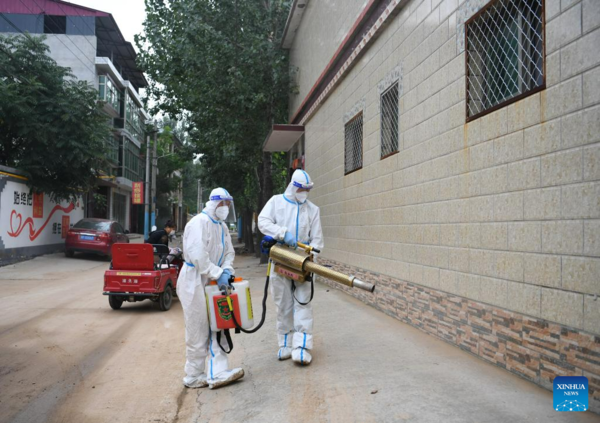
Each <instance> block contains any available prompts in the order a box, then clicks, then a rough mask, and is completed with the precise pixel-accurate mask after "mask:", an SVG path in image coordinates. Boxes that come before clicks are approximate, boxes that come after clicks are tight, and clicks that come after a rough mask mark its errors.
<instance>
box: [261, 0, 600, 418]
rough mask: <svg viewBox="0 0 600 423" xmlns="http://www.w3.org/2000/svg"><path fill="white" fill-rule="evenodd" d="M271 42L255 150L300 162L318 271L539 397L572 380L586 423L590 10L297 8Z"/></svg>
mask: <svg viewBox="0 0 600 423" xmlns="http://www.w3.org/2000/svg"><path fill="white" fill-rule="evenodd" d="M283 46H284V47H285V48H288V49H289V52H290V61H291V72H292V75H293V78H294V80H295V84H296V86H297V94H296V95H292V96H291V98H290V123H291V124H292V125H290V126H291V127H293V128H291V129H290V128H287V129H286V130H284V131H280V132H279V138H277V137H276V136H275V134H276V133H277V131H276V129H277V128H275V127H274V130H273V132H272V134H271V137H270V138H268V139H267V141H266V142H265V149H266V150H270V151H288V150H290V149H291V150H292V151H296V152H299V151H300V152H302V154H303V155H304V157H303V159H304V160H303V165H304V166H305V169H306V170H307V171H308V172H309V173H310V175H311V177H312V178H313V179H314V182H315V188H314V189H313V190H312V193H311V200H312V201H313V202H315V203H316V204H317V205H318V206H319V207H320V209H321V218H322V223H323V230H324V234H325V249H324V250H323V254H321V257H320V261H321V262H323V263H325V264H328V265H331V266H332V267H334V268H336V269H338V270H341V271H343V272H345V273H349V274H354V275H357V277H359V278H361V279H363V280H368V281H374V282H376V283H377V288H376V290H375V294H368V293H363V292H360V291H359V290H349V289H347V290H346V291H347V292H348V293H350V294H351V295H354V296H356V297H358V298H360V299H361V300H362V301H364V302H366V303H368V304H370V305H372V306H373V307H376V308H378V309H379V310H381V311H383V312H384V313H386V314H388V315H390V316H393V317H395V318H397V319H399V320H401V321H403V322H406V323H408V324H410V325H412V326H415V327H417V328H419V329H421V330H423V331H425V332H428V333H430V334H431V335H433V336H435V337H437V338H440V339H442V340H444V341H446V342H448V343H450V344H453V345H455V346H457V347H459V348H461V349H463V350H465V351H468V352H470V353H472V354H475V355H477V356H478V357H480V358H481V359H483V360H486V361H488V362H491V363H493V364H494V365H497V366H500V367H502V368H504V369H506V370H508V371H510V372H513V373H515V374H517V375H519V376H521V377H523V378H525V379H527V380H530V381H532V382H534V383H536V384H539V385H541V386H544V387H546V388H547V389H552V381H553V379H554V377H555V376H557V375H583V376H586V377H587V378H588V379H589V386H590V408H591V409H592V410H594V411H596V412H600V362H599V360H598V356H599V355H600V300H599V299H598V295H599V294H600V142H599V141H600V67H599V65H600V47H599V46H600V2H597V1H595V0H573V1H565V0H562V1H560V0H381V1H377V0H369V1H365V0H349V1H344V2H319V1H309V0H297V1H295V2H294V3H293V6H292V11H291V13H290V16H289V19H288V24H287V27H286V33H285V36H284V40H283ZM292 131H296V134H297V136H295V137H290V136H289V134H290V133H291V132H292ZM286 137H287V138H286ZM285 140H288V141H289V142H288V143H287V144H286V143H285V142H284V141H285ZM296 140H298V141H297V142H296V144H293V143H294V142H295V141H296ZM278 143H279V144H278ZM297 154H298V153H297ZM325 282H326V281H325Z"/></svg>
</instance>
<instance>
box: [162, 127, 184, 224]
mask: <svg viewBox="0 0 600 423" xmlns="http://www.w3.org/2000/svg"><path fill="white" fill-rule="evenodd" d="M163 123H164V126H163V130H162V132H161V133H160V134H159V135H158V138H157V148H156V154H157V157H158V172H159V174H158V178H157V181H156V191H157V200H156V201H157V206H158V208H159V216H168V217H169V218H172V216H171V214H172V210H171V204H172V203H173V201H175V198H171V194H174V193H175V191H177V190H178V188H179V185H180V184H181V182H182V177H181V176H179V175H178V174H177V173H176V172H178V171H181V170H182V169H183V168H184V167H185V166H186V164H187V163H190V162H191V158H192V152H191V150H190V147H189V146H188V145H184V144H183V143H182V141H183V140H182V139H180V138H179V135H178V134H177V133H176V132H175V131H174V130H173V129H172V127H171V124H172V123H171V122H169V121H164V122H163Z"/></svg>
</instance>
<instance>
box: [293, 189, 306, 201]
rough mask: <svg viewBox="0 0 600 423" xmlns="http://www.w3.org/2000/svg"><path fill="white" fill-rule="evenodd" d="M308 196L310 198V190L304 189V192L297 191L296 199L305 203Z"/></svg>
mask: <svg viewBox="0 0 600 423" xmlns="http://www.w3.org/2000/svg"><path fill="white" fill-rule="evenodd" d="M307 198H308V192H307V191H302V192H297V193H296V200H298V202H299V203H304V202H305V201H306V199H307Z"/></svg>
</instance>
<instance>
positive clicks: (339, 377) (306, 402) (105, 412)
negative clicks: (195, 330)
mask: <svg viewBox="0 0 600 423" xmlns="http://www.w3.org/2000/svg"><path fill="white" fill-rule="evenodd" d="M107 267H108V263H107V262H106V261H103V260H102V259H100V258H94V257H91V256H76V258H74V259H67V258H65V257H64V256H62V255H50V256H45V257H39V258H36V259H34V260H31V261H28V262H24V263H19V264H16V265H14V266H7V267H4V268H0V298H1V300H2V307H1V308H0V421H1V422H46V421H48V422H92V423H93V422H208V421H210V422H221V421H222V422H241V421H244V422H287V421H291V422H403V421H407V422H478V423H479V422H598V421H600V416H598V415H595V414H591V413H589V412H586V413H558V412H555V411H554V410H553V409H552V393H551V392H548V391H545V390H543V389H542V388H539V387H537V386H535V385H533V384H531V383H529V382H527V381H524V380H522V379H520V378H518V377H517V376H514V375H512V374H510V373H508V372H506V371H503V370H501V369H499V368H496V367H494V366H492V365H490V364H488V363H485V362H483V361H481V360H480V359H477V358H475V357H473V356H471V355H469V354H468V353H466V352H463V351H461V350H459V349H457V348H455V347H452V346H450V345H447V344H445V343H444V342H442V341H440V340H437V339H434V338H432V337H430V336H428V335H426V334H424V333H422V332H420V331H418V330H416V329H414V328H412V327H410V326H407V325H405V324H403V323H400V322H399V321H396V320H394V319H392V318H390V317H387V316H385V315H383V314H382V313H380V312H377V311H375V310H374V309H372V308H369V307H367V306H365V305H363V304H362V303H360V302H358V301H357V300H355V299H353V298H350V297H349V296H347V295H345V294H343V293H341V292H339V291H336V290H332V289H329V288H328V287H326V286H323V285H317V286H316V292H315V299H314V300H313V306H314V312H315V321H316V324H315V350H314V354H313V356H314V363H313V364H312V365H311V366H309V367H299V366H297V365H295V364H294V363H293V362H292V361H291V360H288V361H284V362H279V361H277V360H276V352H277V345H276V340H275V333H274V326H275V322H274V314H275V313H274V312H275V310H274V306H273V303H272V302H271V300H270V299H269V301H268V313H267V321H266V323H265V326H264V327H263V328H262V329H261V330H260V331H259V332H257V333H256V334H253V335H245V334H241V335H235V336H234V342H235V349H234V351H233V353H232V354H231V360H230V362H231V364H232V365H233V366H242V367H243V368H244V369H245V370H246V377H245V378H244V379H242V380H241V381H240V382H238V383H236V384H234V385H232V386H228V387H225V388H222V389H220V390H215V391H211V390H209V389H207V388H205V389H195V390H191V389H186V388H184V387H183V386H182V384H181V378H182V376H183V364H184V330H183V319H182V311H181V306H180V304H179V302H178V301H175V303H174V306H173V308H172V309H171V310H170V311H168V312H160V311H159V310H158V308H157V307H156V304H153V303H151V302H150V301H145V302H141V303H135V304H128V303H126V304H124V305H123V308H122V309H121V310H119V311H113V310H111V309H110V307H109V305H108V300H107V298H106V297H105V296H103V295H102V284H103V273H104V271H105V269H107ZM236 269H237V273H238V275H243V276H245V277H246V278H247V279H249V280H250V281H251V284H252V293H253V304H254V311H255V316H256V321H258V319H259V318H260V311H261V301H262V292H263V284H264V274H265V270H266V266H264V265H262V266H259V265H257V260H256V259H254V258H252V257H238V258H237V259H236Z"/></svg>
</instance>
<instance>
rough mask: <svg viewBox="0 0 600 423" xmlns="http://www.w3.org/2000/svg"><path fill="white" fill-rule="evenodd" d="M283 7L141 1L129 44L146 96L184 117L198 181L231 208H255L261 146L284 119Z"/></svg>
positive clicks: (228, 0)
mask: <svg viewBox="0 0 600 423" xmlns="http://www.w3.org/2000/svg"><path fill="white" fill-rule="evenodd" d="M290 3H291V2H290V1H289V0H262V1H258V0H244V1H241V0H221V1H218V2H215V1H213V0H181V1H176V2H173V1H166V0H146V12H147V16H146V21H145V22H144V27H145V34H144V35H143V36H138V37H136V43H137V46H138V48H139V50H140V54H139V56H138V58H139V62H140V65H141V66H142V68H143V69H144V71H145V72H146V73H147V74H148V76H149V77H150V79H151V80H152V81H153V83H152V85H151V86H150V87H149V90H148V91H149V93H150V95H151V96H152V97H153V98H154V100H155V102H156V103H157V104H158V105H159V107H160V109H161V110H162V111H163V112H166V113H167V114H169V115H171V116H177V117H179V118H180V117H182V116H183V115H185V116H186V120H187V122H188V124H189V126H188V128H187V130H188V133H189V136H190V140H191V141H192V142H193V144H194V145H195V146H196V150H195V152H197V153H201V154H202V157H201V159H200V163H201V166H200V179H201V180H202V185H203V186H204V187H206V188H209V187H210V188H214V187H217V186H222V187H224V188H226V189H227V190H229V191H230V192H231V193H232V194H233V195H234V197H235V200H236V206H238V207H240V208H244V207H247V208H250V209H252V210H254V209H256V206H257V198H258V194H259V191H260V189H261V186H260V183H259V181H260V180H261V178H259V175H258V169H259V168H260V164H261V161H262V151H261V147H262V142H263V141H264V139H265V136H266V135H267V133H268V130H269V127H270V125H271V124H272V123H274V122H282V121H286V120H287V99H288V93H289V90H290V87H289V84H290V82H289V69H288V59H287V54H286V53H285V52H284V51H283V50H281V49H280V39H281V35H282V32H283V29H284V25H285V21H286V18H287V14H288V11H289V5H290Z"/></svg>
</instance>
